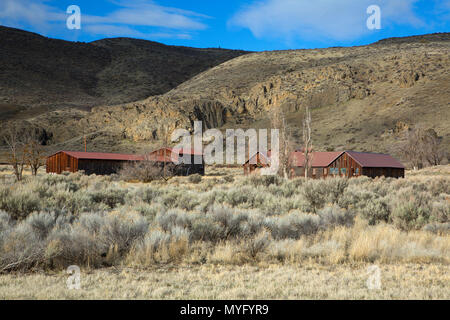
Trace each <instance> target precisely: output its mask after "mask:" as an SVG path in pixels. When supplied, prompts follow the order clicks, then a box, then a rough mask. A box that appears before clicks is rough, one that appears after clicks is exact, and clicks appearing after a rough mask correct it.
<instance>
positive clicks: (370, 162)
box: [346, 151, 405, 169]
mask: <svg viewBox="0 0 450 320" xmlns="http://www.w3.org/2000/svg"><path fill="white" fill-rule="evenodd" d="M346 153H347V154H348V155H349V156H350V157H352V158H353V159H354V160H355V161H356V162H357V163H358V164H359V165H360V166H361V167H368V168H400V169H404V168H405V166H404V165H403V164H401V163H400V162H399V161H398V160H397V159H395V158H394V157H392V156H391V155H389V154H383V153H369V152H356V151H346Z"/></svg>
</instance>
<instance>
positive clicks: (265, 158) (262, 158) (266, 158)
mask: <svg viewBox="0 0 450 320" xmlns="http://www.w3.org/2000/svg"><path fill="white" fill-rule="evenodd" d="M258 156H259V158H258V159H255V158H256V157H258ZM253 159H254V160H253ZM257 160H259V163H261V164H263V165H268V164H269V163H270V150H269V151H268V152H267V154H266V153H264V152H259V151H258V152H256V153H255V154H254V155H253V156H252V157H250V158H249V159H248V160H247V161H246V162H245V163H250V164H257V162H258V161H257Z"/></svg>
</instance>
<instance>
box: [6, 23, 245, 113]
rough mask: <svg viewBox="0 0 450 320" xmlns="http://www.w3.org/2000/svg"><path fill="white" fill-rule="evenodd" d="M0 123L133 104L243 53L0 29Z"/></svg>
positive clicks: (139, 41) (138, 41)
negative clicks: (51, 112) (62, 37)
mask: <svg viewBox="0 0 450 320" xmlns="http://www.w3.org/2000/svg"><path fill="white" fill-rule="evenodd" d="M0 48H1V50H0V70H2V72H1V73H0V107H1V114H0V117H1V119H5V118H8V119H9V118H17V117H19V118H27V117H29V116H30V115H31V116H34V115H37V114H40V113H42V112H46V111H47V110H55V109H61V108H63V107H75V108H80V109H86V108H89V107H92V106H96V105H107V104H117V103H125V102H131V101H136V100H140V99H144V98H147V97H149V96H152V95H157V94H163V93H165V92H167V91H169V90H170V89H172V88H174V87H176V86H177V85H179V84H180V83H182V82H184V81H186V80H188V79H189V78H191V77H192V76H194V75H196V74H198V73H200V72H202V71H205V70H207V69H209V68H211V67H213V66H216V65H218V64H220V63H222V62H224V61H226V60H229V59H231V58H234V57H236V56H239V55H241V54H244V53H245V52H243V51H235V50H224V49H196V48H188V47H177V46H167V45H164V44H161V43H157V42H152V41H147V40H137V39H129V38H114V39H103V40H99V41H94V42H91V43H83V42H70V41H64V40H57V39H50V38H46V37H43V36H40V35H38V34H35V33H31V32H27V31H22V30H18V29H13V28H7V27H2V26H0Z"/></svg>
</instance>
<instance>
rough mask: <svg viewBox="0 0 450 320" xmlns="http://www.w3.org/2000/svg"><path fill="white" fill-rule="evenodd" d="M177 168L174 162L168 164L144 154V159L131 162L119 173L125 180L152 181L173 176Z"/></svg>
mask: <svg viewBox="0 0 450 320" xmlns="http://www.w3.org/2000/svg"><path fill="white" fill-rule="evenodd" d="M175 170H176V166H175V165H174V164H166V163H165V161H163V162H162V163H161V162H160V161H156V159H154V158H152V157H151V156H149V155H145V156H144V160H140V161H134V162H129V163H127V164H125V165H124V166H123V167H122V169H121V170H120V171H119V175H120V176H121V177H122V178H123V179H125V180H137V181H142V182H151V181H153V180H160V179H164V180H167V177H169V176H173V174H174V172H175Z"/></svg>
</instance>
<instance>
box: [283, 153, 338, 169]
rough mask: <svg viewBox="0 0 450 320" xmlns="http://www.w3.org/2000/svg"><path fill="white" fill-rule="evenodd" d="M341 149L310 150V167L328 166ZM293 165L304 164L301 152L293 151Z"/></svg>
mask: <svg viewBox="0 0 450 320" xmlns="http://www.w3.org/2000/svg"><path fill="white" fill-rule="evenodd" d="M343 153H344V152H343V151H333V152H312V153H311V158H312V159H311V160H312V161H311V166H312V167H328V166H329V165H330V164H331V163H332V162H333V161H334V160H336V159H337V158H338V157H339V156H340V155H341V154H343ZM291 156H292V158H293V165H294V166H296V167H303V166H304V165H305V155H304V154H303V152H298V151H296V152H293V153H292V155H291Z"/></svg>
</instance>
